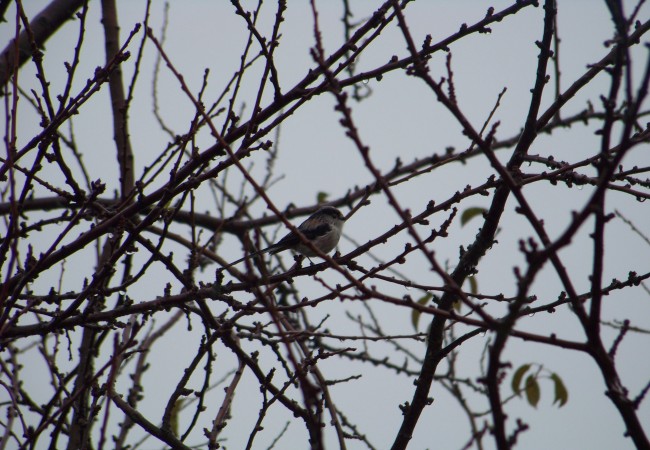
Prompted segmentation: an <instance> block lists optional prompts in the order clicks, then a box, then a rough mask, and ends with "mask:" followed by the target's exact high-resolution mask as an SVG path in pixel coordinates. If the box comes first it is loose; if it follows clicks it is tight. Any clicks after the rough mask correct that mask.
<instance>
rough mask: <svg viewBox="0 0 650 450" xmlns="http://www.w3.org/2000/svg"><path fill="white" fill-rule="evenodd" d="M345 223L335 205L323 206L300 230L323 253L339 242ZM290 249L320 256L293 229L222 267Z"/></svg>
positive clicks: (329, 250)
mask: <svg viewBox="0 0 650 450" xmlns="http://www.w3.org/2000/svg"><path fill="white" fill-rule="evenodd" d="M344 223H345V217H343V214H341V211H339V210H338V209H336V208H334V207H333V206H323V207H322V208H320V209H319V210H318V211H316V212H315V213H314V214H312V215H311V216H309V217H308V218H307V219H306V220H305V221H304V222H303V223H301V224H300V225H299V226H298V230H299V231H300V233H301V234H302V235H303V236H304V239H306V240H308V241H309V242H311V244H312V245H313V246H314V247H316V248H317V249H318V250H320V251H321V252H322V253H329V252H331V251H332V250H333V249H334V247H336V244H338V243H339V239H340V238H341V232H342V230H343V224H344ZM289 249H292V250H295V251H296V252H298V253H300V254H301V255H305V256H307V257H310V256H318V254H317V253H316V252H314V250H312V249H311V248H310V247H309V246H308V245H306V244H305V243H304V242H303V239H301V238H300V236H298V234H297V233H295V232H293V231H291V232H289V233H288V234H287V235H286V236H284V237H283V238H282V239H280V240H279V241H278V242H276V243H275V244H273V245H270V246H268V247H266V248H265V249H262V250H258V251H256V252H253V253H251V254H250V255H246V256H244V257H243V258H241V259H238V260H237V261H234V262H231V263H230V264H228V265H227V266H224V267H222V269H227V268H228V267H231V266H234V265H235V264H239V263H240V262H242V261H243V260H245V259H246V258H252V257H255V256H257V255H261V254H263V253H271V254H276V253H279V252H281V251H284V250H289Z"/></svg>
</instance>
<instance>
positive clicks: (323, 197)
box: [316, 191, 330, 204]
mask: <svg viewBox="0 0 650 450" xmlns="http://www.w3.org/2000/svg"><path fill="white" fill-rule="evenodd" d="M329 196H330V195H329V194H328V193H327V192H323V191H320V192H319V193H318V194H316V203H318V204H321V203H325V202H326V201H327V197H329Z"/></svg>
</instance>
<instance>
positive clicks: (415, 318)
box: [411, 294, 433, 331]
mask: <svg viewBox="0 0 650 450" xmlns="http://www.w3.org/2000/svg"><path fill="white" fill-rule="evenodd" d="M432 298H433V294H425V295H424V296H423V297H421V298H420V299H419V300H418V301H417V302H416V303H417V304H418V305H421V306H425V305H426V304H427V303H429V302H430V301H431V299H432ZM421 315H422V311H420V310H419V309H412V310H411V323H412V324H413V328H414V329H415V331H418V323H419V322H420V316H421Z"/></svg>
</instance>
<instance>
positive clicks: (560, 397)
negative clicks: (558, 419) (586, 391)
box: [551, 373, 569, 408]
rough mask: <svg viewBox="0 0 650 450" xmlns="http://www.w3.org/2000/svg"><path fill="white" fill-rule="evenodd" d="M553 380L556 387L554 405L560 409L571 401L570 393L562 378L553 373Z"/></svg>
mask: <svg viewBox="0 0 650 450" xmlns="http://www.w3.org/2000/svg"><path fill="white" fill-rule="evenodd" d="M551 380H553V384H554V385H555V400H553V404H556V403H557V404H558V407H559V408H561V407H563V406H564V405H565V404H566V402H567V401H569V391H567V389H566V386H565V385H564V381H562V378H560V376H559V375H558V374H556V373H552V374H551Z"/></svg>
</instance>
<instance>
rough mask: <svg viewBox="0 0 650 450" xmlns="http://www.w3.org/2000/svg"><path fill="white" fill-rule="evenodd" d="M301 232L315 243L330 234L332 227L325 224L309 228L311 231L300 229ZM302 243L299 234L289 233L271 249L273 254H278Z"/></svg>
mask: <svg viewBox="0 0 650 450" xmlns="http://www.w3.org/2000/svg"><path fill="white" fill-rule="evenodd" d="M298 229H299V230H300V232H301V233H302V234H303V236H305V237H306V238H307V240H309V241H313V240H314V239H316V238H319V237H321V236H325V235H326V234H327V233H329V232H330V230H331V229H332V226H331V225H330V224H328V223H324V224H322V225H319V226H317V227H314V228H309V229H301V228H298ZM301 242H302V241H301V239H300V237H298V235H297V234H295V233H293V232H291V233H288V234H287V235H286V236H285V237H283V238H282V239H280V240H279V241H278V242H276V243H275V244H273V245H272V246H271V247H270V250H271V253H277V252H281V251H282V250H284V249H287V248H290V247H295V246H296V245H298V244H300V243H301Z"/></svg>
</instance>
